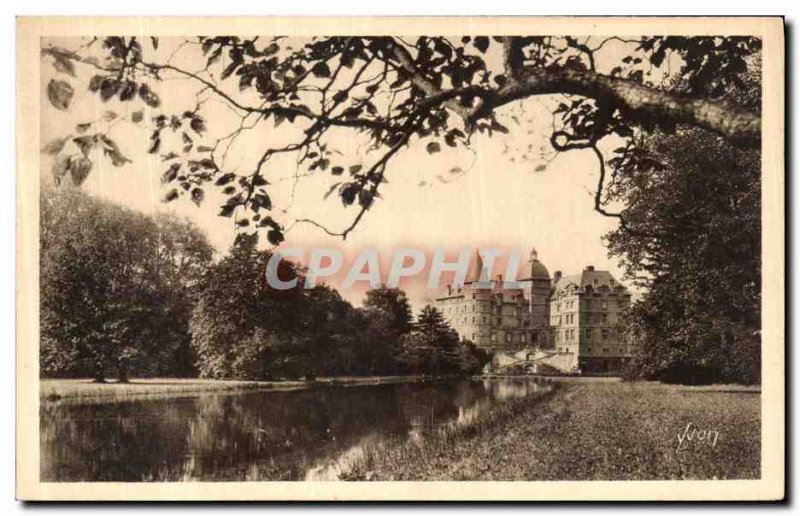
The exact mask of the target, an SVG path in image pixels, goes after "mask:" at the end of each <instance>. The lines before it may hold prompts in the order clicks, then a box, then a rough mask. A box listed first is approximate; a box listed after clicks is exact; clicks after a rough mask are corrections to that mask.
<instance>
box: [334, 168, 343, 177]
mask: <svg viewBox="0 0 800 516" xmlns="http://www.w3.org/2000/svg"><path fill="white" fill-rule="evenodd" d="M343 172H344V168H343V167H333V168H332V169H331V174H333V175H334V176H340V175H342V173H343Z"/></svg>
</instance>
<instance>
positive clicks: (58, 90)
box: [47, 79, 75, 111]
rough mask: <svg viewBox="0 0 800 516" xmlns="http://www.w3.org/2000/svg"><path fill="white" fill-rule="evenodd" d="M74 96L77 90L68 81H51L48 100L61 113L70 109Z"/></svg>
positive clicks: (48, 86)
mask: <svg viewBox="0 0 800 516" xmlns="http://www.w3.org/2000/svg"><path fill="white" fill-rule="evenodd" d="M74 94H75V90H74V89H73V88H72V85H70V83H68V82H66V81H57V80H55V79H50V83H49V84H48V85H47V98H48V99H50V103H51V104H52V105H53V107H55V108H56V109H59V110H61V111H66V110H67V109H69V103H70V102H71V101H72V96H73V95H74Z"/></svg>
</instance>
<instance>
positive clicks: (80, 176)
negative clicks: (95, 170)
mask: <svg viewBox="0 0 800 516" xmlns="http://www.w3.org/2000/svg"><path fill="white" fill-rule="evenodd" d="M91 170H92V160H90V159H89V158H87V157H84V156H77V157H76V156H72V158H71V159H70V163H69V173H70V176H71V177H72V182H73V183H74V184H75V186H80V185H81V184H83V182H84V181H85V180H86V178H87V177H88V176H89V172H90V171H91Z"/></svg>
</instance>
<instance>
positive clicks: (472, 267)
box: [464, 251, 490, 284]
mask: <svg viewBox="0 0 800 516" xmlns="http://www.w3.org/2000/svg"><path fill="white" fill-rule="evenodd" d="M489 274H490V271H488V270H486V268H485V267H484V266H483V259H481V255H480V254H479V253H478V251H475V258H473V259H472V261H471V262H470V263H469V269H467V276H466V278H464V283H466V284H469V283H475V282H478V281H489Z"/></svg>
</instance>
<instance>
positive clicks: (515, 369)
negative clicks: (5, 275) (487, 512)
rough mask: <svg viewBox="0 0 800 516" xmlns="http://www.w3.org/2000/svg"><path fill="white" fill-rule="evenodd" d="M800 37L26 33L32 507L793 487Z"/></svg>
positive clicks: (610, 23) (487, 27)
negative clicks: (793, 155)
mask: <svg viewBox="0 0 800 516" xmlns="http://www.w3.org/2000/svg"><path fill="white" fill-rule="evenodd" d="M437 27H438V28H437ZM783 30H784V28H783V19H782V18H780V17H772V18H766V17H765V18H735V19H734V18H641V19H637V18H607V19H606V18H550V19H547V18H538V19H537V18H525V17H516V18H491V17H484V18H481V19H476V18H438V19H432V18H418V19H415V18H399V17H398V18H367V17H364V18H360V19H359V18H356V19H353V18H347V19H343V18H338V19H337V18H307V19H279V18H271V19H270V18H267V19H257V18H249V19H248V18H245V17H240V18H220V19H212V18H207V19H203V18H195V19H187V18H172V19H169V18H117V19H108V18H96V19H95V18H85V19H82V20H81V21H80V23H75V19H74V18H72V19H70V18H19V19H18V21H17V44H18V57H17V59H18V63H17V66H18V76H17V84H18V95H19V98H18V101H17V102H18V104H17V109H18V131H19V135H20V136H19V138H18V162H17V163H18V169H17V182H18V194H17V203H18V204H17V210H18V212H17V213H18V227H17V238H18V244H17V245H18V248H17V267H18V294H17V296H18V297H17V303H18V305H17V306H18V308H17V318H18V319H17V320H18V330H17V352H18V359H17V386H18V394H19V397H18V401H17V407H18V413H17V428H18V438H19V442H18V448H17V472H18V490H17V493H18V497H20V498H23V499H43V500H67V499H77V500H81V499H83V500H94V499H103V500H106V499H107V500H111V499H116V500H133V499H156V500H171V499H195V500H204V499H220V500H221V499H286V500H293V499H294V500H300V499H328V500H332V499H349V500H378V499H384V500H420V499H425V500H452V499H474V500H489V499H493V500H531V499H551V500H557V499H563V500H566V499H583V500H590V499H603V498H608V499H651V500H655V499H693V500H703V499H708V500H714V499H716V500H737V499H738V500H778V499H780V498H782V497H783V496H784V484H783V482H784V467H785V466H784V441H783V439H784V434H783V425H784V407H783V396H784V376H783V374H784V373H783V372H784V363H783V356H784V326H783V325H784V314H783V288H784V286H783V285H784V271H783V264H784V254H783V253H784V251H783V246H784V243H783V238H784V237H783V233H784V221H783V217H784V214H783V209H784V208H783V189H784V184H783V182H784V169H783V160H784V156H783V138H784V133H783V131H784V129H783V117H784V103H783V102H784V101H783V82H784V72H783V62H784V50H783ZM474 481H480V482H477V483H475V482H474ZM508 481H514V482H508ZM642 481H651V482H642ZM433 482H435V484H433ZM374 483H377V484H374ZM373 484H374V485H380V486H381V487H380V492H378V491H376V489H375V488H374V487H370V486H371V485H373ZM432 485H437V486H440V487H437V488H436V489H435V490H434V489H432V488H431V487H426V486H432ZM270 486H271V487H270ZM310 486H314V487H313V488H312V487H310Z"/></svg>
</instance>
